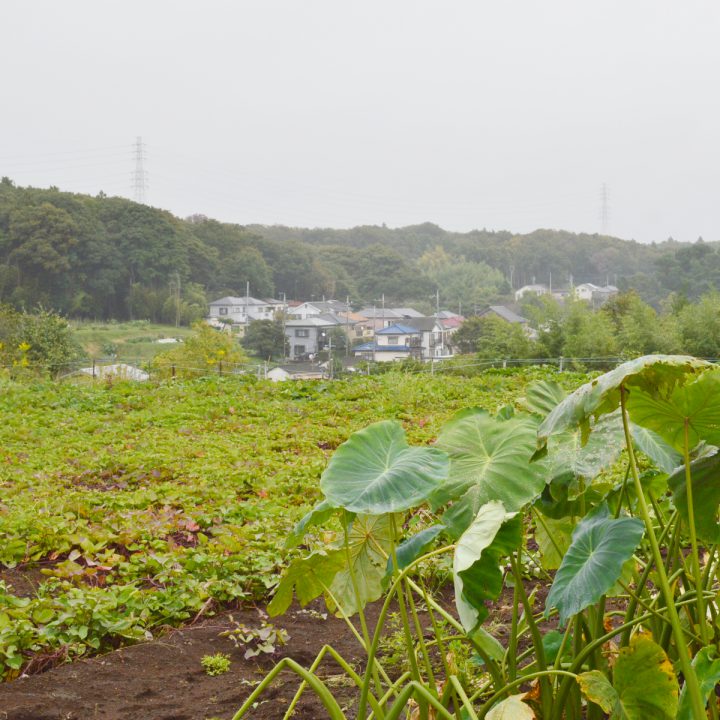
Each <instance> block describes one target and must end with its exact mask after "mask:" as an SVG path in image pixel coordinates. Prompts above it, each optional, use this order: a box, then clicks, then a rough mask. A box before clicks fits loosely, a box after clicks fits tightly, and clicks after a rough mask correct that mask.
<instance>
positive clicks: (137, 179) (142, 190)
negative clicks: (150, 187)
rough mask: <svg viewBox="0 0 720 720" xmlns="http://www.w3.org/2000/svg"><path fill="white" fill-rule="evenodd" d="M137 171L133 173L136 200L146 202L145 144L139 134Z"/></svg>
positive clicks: (136, 155)
mask: <svg viewBox="0 0 720 720" xmlns="http://www.w3.org/2000/svg"><path fill="white" fill-rule="evenodd" d="M134 148H135V172H133V174H132V190H133V197H134V198H135V202H139V203H143V204H145V199H146V191H147V172H146V170H145V144H144V143H143V141H142V138H141V137H140V136H139V135H138V136H137V137H136V138H135V145H134Z"/></svg>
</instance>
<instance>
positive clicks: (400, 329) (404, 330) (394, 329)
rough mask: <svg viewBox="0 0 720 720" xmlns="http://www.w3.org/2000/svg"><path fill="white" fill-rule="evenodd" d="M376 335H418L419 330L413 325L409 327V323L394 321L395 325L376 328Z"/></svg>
mask: <svg viewBox="0 0 720 720" xmlns="http://www.w3.org/2000/svg"><path fill="white" fill-rule="evenodd" d="M375 334H376V335H419V334H420V331H419V330H416V329H415V328H414V327H410V326H409V325H401V324H400V323H396V324H395V325H390V326H388V327H386V328H383V329H382V330H376V331H375Z"/></svg>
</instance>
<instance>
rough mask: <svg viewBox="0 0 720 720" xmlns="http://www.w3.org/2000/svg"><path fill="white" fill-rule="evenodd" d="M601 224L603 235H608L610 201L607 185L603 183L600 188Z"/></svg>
mask: <svg viewBox="0 0 720 720" xmlns="http://www.w3.org/2000/svg"><path fill="white" fill-rule="evenodd" d="M600 224H601V226H602V233H603V235H607V234H608V232H609V231H610V201H609V197H608V186H607V184H606V183H603V184H602V187H601V188H600Z"/></svg>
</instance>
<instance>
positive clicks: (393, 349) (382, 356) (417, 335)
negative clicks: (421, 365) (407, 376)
mask: <svg viewBox="0 0 720 720" xmlns="http://www.w3.org/2000/svg"><path fill="white" fill-rule="evenodd" d="M422 336H423V333H422V331H421V330H417V329H416V328H414V327H411V326H410V325H406V324H400V323H395V324H393V325H388V326H387V327H384V328H380V329H379V330H376V331H375V336H374V338H373V340H372V341H371V342H368V343H363V344H362V345H358V346H356V347H354V348H353V352H354V353H355V356H356V357H360V358H362V359H363V360H369V361H374V362H392V361H393V360H407V359H408V358H410V357H415V358H417V359H421V358H422V350H423V348H422Z"/></svg>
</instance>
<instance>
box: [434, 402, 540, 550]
mask: <svg viewBox="0 0 720 720" xmlns="http://www.w3.org/2000/svg"><path fill="white" fill-rule="evenodd" d="M536 427H537V421H536V420H535V419H534V418H531V417H528V416H525V417H522V416H518V417H515V418H512V419H510V420H498V419H497V418H493V417H491V416H490V415H489V414H488V413H487V412H486V411H485V410H480V409H478V408H473V409H471V410H466V411H462V412H460V413H458V414H457V415H455V417H453V418H452V419H451V420H450V421H449V422H448V423H447V424H446V425H445V426H444V427H443V429H442V430H441V432H440V435H439V436H438V440H437V447H439V448H441V449H442V450H445V451H446V452H447V453H448V455H449V456H450V473H449V476H448V479H447V480H446V482H444V483H443V484H442V486H440V488H439V489H438V490H437V491H436V492H435V493H433V495H432V496H431V498H430V502H431V505H432V507H433V508H438V507H440V506H442V505H444V504H445V503H447V502H449V501H451V500H457V499H458V498H460V500H457V501H456V502H455V503H454V504H453V506H452V507H451V508H450V510H449V511H448V513H446V514H445V515H444V516H443V523H444V524H445V525H447V526H448V530H449V531H450V533H451V534H452V535H453V536H455V537H458V536H459V535H461V534H462V532H463V531H464V530H465V529H466V528H467V527H468V526H469V525H470V523H471V522H472V520H473V518H474V517H475V515H476V514H477V512H478V510H479V509H480V507H481V506H482V505H484V504H485V503H487V502H489V501H491V500H499V501H500V502H502V503H503V505H504V506H505V508H506V509H507V510H508V511H510V512H513V511H515V510H519V509H520V508H521V507H523V505H525V504H526V503H528V502H529V501H530V500H532V499H533V498H535V497H537V496H538V495H539V494H540V492H541V491H542V488H543V487H544V485H545V480H544V479H543V477H542V476H541V474H540V470H539V468H536V467H535V466H534V465H530V464H529V459H530V457H531V456H532V453H533V451H534V449H535V432H536Z"/></svg>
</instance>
